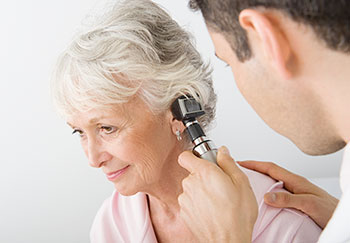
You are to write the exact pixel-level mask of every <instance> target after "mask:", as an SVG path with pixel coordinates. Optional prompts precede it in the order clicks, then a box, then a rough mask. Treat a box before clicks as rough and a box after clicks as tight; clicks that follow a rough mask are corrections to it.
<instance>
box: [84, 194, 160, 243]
mask: <svg viewBox="0 0 350 243" xmlns="http://www.w3.org/2000/svg"><path fill="white" fill-rule="evenodd" d="M151 227H152V225H151V224H150V217H149V212H148V205H147V199H146V195H145V194H143V193H136V194H135V195H132V196H123V195H121V194H120V193H118V192H117V191H114V192H113V194H112V195H111V196H110V197H109V198H107V199H106V200H105V201H104V202H103V204H102V206H101V207H100V209H99V210H98V212H97V214H96V216H95V219H94V222H93V224H92V227H91V231H90V239H91V242H98V243H100V242H141V241H140V239H144V240H145V241H144V242H154V241H153V237H154V235H153V234H154V233H153V230H152V229H151Z"/></svg>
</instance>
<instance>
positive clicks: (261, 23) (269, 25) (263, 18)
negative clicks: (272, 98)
mask: <svg viewBox="0 0 350 243" xmlns="http://www.w3.org/2000/svg"><path fill="white" fill-rule="evenodd" d="M239 22H240V24H241V26H242V28H243V29H244V30H245V31H246V32H247V35H248V38H249V43H250V45H251V47H253V46H254V48H253V49H254V51H255V52H256V51H259V50H261V51H262V52H263V55H264V57H266V60H263V61H267V62H269V63H270V64H271V65H272V68H274V69H275V71H277V72H278V74H279V75H281V76H282V77H283V78H284V79H290V78H291V77H292V75H293V73H292V71H293V70H292V68H291V67H290V65H289V63H290V61H291V60H292V58H293V56H292V51H291V46H290V44H289V42H288V40H287V39H286V37H285V35H284V33H283V31H282V29H280V28H279V25H278V24H276V23H274V22H273V19H272V18H270V16H269V15H268V13H264V12H261V11H259V10H253V9H245V10H243V11H242V12H241V13H240V15H239Z"/></svg>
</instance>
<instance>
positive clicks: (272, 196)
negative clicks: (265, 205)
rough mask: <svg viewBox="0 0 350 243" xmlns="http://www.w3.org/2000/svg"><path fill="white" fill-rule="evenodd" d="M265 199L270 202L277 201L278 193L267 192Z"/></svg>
mask: <svg viewBox="0 0 350 243" xmlns="http://www.w3.org/2000/svg"><path fill="white" fill-rule="evenodd" d="M265 199H266V201H267V202H269V203H274V202H276V194H275V193H267V194H265Z"/></svg>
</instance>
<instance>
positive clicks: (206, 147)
mask: <svg viewBox="0 0 350 243" xmlns="http://www.w3.org/2000/svg"><path fill="white" fill-rule="evenodd" d="M217 152H218V150H217V149H216V148H215V145H214V143H213V142H212V141H211V140H207V141H205V142H202V143H200V144H198V145H196V146H195V147H194V148H193V153H194V155H196V156H197V157H199V158H202V159H205V160H208V161H210V162H213V163H215V164H217V163H216V155H217Z"/></svg>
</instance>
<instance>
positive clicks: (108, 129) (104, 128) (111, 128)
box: [101, 126, 117, 134]
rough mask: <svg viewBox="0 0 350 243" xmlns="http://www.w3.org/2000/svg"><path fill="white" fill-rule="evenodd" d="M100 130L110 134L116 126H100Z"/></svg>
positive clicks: (115, 129)
mask: <svg viewBox="0 0 350 243" xmlns="http://www.w3.org/2000/svg"><path fill="white" fill-rule="evenodd" d="M101 130H102V131H103V132H104V133H106V134H111V133H114V132H115V131H117V128H116V127H110V126H101Z"/></svg>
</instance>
